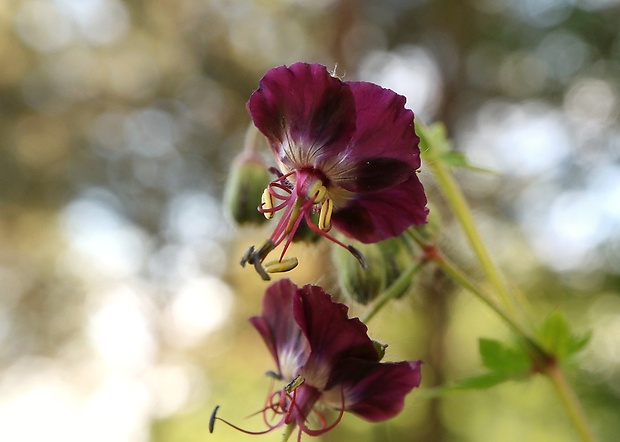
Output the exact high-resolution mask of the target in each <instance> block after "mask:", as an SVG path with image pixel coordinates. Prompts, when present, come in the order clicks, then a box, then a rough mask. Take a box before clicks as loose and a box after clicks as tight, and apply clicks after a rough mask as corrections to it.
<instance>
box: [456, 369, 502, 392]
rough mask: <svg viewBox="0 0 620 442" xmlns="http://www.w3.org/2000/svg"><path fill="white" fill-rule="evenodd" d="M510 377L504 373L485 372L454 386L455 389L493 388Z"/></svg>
mask: <svg viewBox="0 0 620 442" xmlns="http://www.w3.org/2000/svg"><path fill="white" fill-rule="evenodd" d="M509 379H510V378H509V377H507V376H506V375H504V374H502V373H494V372H491V373H485V374H482V375H480V376H474V377H471V378H466V379H463V380H461V381H459V382H458V383H457V384H456V385H454V386H452V387H451V389H454V390H483V389H485V388H491V387H494V386H496V385H498V384H501V383H502V382H505V381H507V380H509Z"/></svg>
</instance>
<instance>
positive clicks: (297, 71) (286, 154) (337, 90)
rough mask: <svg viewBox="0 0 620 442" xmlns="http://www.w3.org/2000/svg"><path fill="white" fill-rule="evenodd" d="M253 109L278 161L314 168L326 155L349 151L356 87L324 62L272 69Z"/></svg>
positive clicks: (250, 106)
mask: <svg viewBox="0 0 620 442" xmlns="http://www.w3.org/2000/svg"><path fill="white" fill-rule="evenodd" d="M247 108H248V111H249V112H250V115H251V116H252V120H254V124H255V125H256V127H257V128H258V129H259V130H260V131H261V132H262V133H263V134H264V135H265V136H266V137H267V139H268V140H269V144H270V146H271V149H272V151H273V153H274V155H275V156H276V158H277V159H278V160H279V161H280V162H281V163H282V164H284V165H285V166H287V167H288V168H293V167H295V166H297V167H302V166H307V167H311V166H313V165H314V163H315V158H316V157H317V156H318V155H320V154H321V152H328V151H330V152H339V151H341V150H343V149H344V147H345V146H346V144H347V143H348V142H349V140H350V139H351V136H352V134H353V132H354V131H355V102H354V99H353V94H352V92H351V90H350V88H349V87H348V86H347V85H346V84H345V83H343V82H342V81H340V80H339V79H338V78H335V77H333V76H332V75H330V73H329V72H328V71H327V68H325V66H322V65H320V64H308V63H295V64H293V65H291V66H290V67H288V68H287V67H286V66H279V67H277V68H273V69H271V70H269V71H268V72H267V73H266V74H265V76H264V77H263V78H262V80H261V81H260V83H259V88H258V89H257V90H256V91H255V92H254V93H253V94H252V96H251V97H250V100H249V101H248V104H247Z"/></svg>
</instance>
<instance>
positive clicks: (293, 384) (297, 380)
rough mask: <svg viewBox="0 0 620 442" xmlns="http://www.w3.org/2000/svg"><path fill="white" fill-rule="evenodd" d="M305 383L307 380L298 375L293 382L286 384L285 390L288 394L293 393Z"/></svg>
mask: <svg viewBox="0 0 620 442" xmlns="http://www.w3.org/2000/svg"><path fill="white" fill-rule="evenodd" d="M304 382H306V378H304V377H303V376H302V375H300V374H298V375H297V376H296V377H295V379H293V380H292V381H291V382H289V383H288V384H286V387H284V389H285V390H286V392H287V393H292V392H293V391H295V389H296V388H297V387H299V386H300V385H301V384H303V383H304Z"/></svg>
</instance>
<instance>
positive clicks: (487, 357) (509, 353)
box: [479, 338, 532, 377]
mask: <svg viewBox="0 0 620 442" xmlns="http://www.w3.org/2000/svg"><path fill="white" fill-rule="evenodd" d="M479 350H480V356H481V357H482V365H484V366H485V367H487V368H488V369H489V370H491V371H492V372H495V373H498V374H503V375H505V376H507V377H519V376H521V375H524V374H525V373H527V372H528V371H530V368H531V365H532V364H531V361H530V358H529V356H528V354H527V353H526V352H525V350H524V349H523V348H522V347H514V348H513V347H509V346H507V345H505V344H503V343H501V342H499V341H496V340H493V339H485V338H481V339H480V342H479Z"/></svg>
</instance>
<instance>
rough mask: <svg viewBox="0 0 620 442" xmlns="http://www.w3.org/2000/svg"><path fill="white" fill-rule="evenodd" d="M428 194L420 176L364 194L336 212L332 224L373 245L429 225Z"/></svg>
mask: <svg viewBox="0 0 620 442" xmlns="http://www.w3.org/2000/svg"><path fill="white" fill-rule="evenodd" d="M427 215H428V209H427V208H426V195H425V194H424V188H423V187H422V184H421V183H420V180H418V177H417V175H415V174H414V175H413V176H411V177H410V178H409V179H408V180H407V181H405V182H403V183H401V184H398V185H397V186H395V187H392V188H390V189H387V190H384V191H381V192H374V193H361V194H358V195H357V197H356V198H355V199H352V200H350V201H349V202H348V203H347V204H346V205H345V206H344V207H342V208H340V209H338V210H337V211H336V212H334V215H333V217H332V223H333V224H334V226H336V227H337V228H338V229H339V230H341V231H342V232H343V233H344V234H346V235H347V236H349V237H351V238H355V239H357V240H358V241H361V242H364V243H374V242H377V241H381V240H384V239H388V238H392V237H394V236H398V235H400V234H401V233H403V232H404V231H405V230H406V229H407V228H409V227H410V226H411V225H421V224H424V223H426V218H427Z"/></svg>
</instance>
